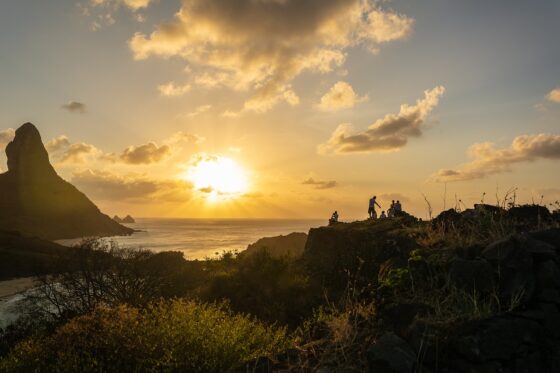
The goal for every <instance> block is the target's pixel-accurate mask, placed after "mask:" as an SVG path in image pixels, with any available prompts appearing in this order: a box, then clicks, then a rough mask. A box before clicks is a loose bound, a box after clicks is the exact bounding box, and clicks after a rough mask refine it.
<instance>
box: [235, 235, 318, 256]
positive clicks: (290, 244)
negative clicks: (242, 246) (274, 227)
mask: <svg viewBox="0 0 560 373" xmlns="http://www.w3.org/2000/svg"><path fill="white" fill-rule="evenodd" d="M306 241H307V234H305V233H296V232H294V233H290V234H288V235H285V236H276V237H264V238H261V239H259V240H258V241H256V242H255V243H252V244H250V245H249V246H247V250H245V251H243V252H242V253H240V255H242V256H243V255H251V254H254V253H256V252H258V251H261V250H266V251H267V252H268V254H270V256H271V257H274V258H280V257H282V256H288V257H299V256H301V255H302V254H303V249H304V247H305V242H306Z"/></svg>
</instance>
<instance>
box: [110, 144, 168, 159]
mask: <svg viewBox="0 0 560 373" xmlns="http://www.w3.org/2000/svg"><path fill="white" fill-rule="evenodd" d="M170 152H171V149H170V147H169V146H167V145H162V146H158V145H157V144H156V143H154V142H149V143H147V144H144V145H139V146H134V145H132V146H129V147H128V148H126V149H125V150H124V151H123V153H122V154H121V155H120V157H119V158H120V160H121V161H123V162H124V163H128V164H150V163H157V162H159V161H161V160H162V159H164V158H165V157H167V156H168V155H169V153H170Z"/></svg>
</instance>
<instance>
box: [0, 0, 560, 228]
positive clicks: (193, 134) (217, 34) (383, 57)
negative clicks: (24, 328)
mask: <svg viewBox="0 0 560 373" xmlns="http://www.w3.org/2000/svg"><path fill="white" fill-rule="evenodd" d="M558 19H560V2H558V1H552V0H547V1H545V0H536V1H531V2H529V1H511V0H508V1H505V0H502V1H500V0H496V1H482V0H473V1H459V0H446V1H443V0H424V1H401V0H393V1H367V0H81V1H80V0H51V1H39V0H4V1H2V2H0V148H4V147H5V145H6V144H7V143H8V142H9V141H10V140H11V138H12V137H13V134H14V130H15V129H17V127H19V126H20V125H21V124H23V123H25V122H32V123H34V124H35V125H36V126H37V127H38V129H39V131H40V132H41V134H42V138H43V142H44V143H45V145H46V147H47V150H48V151H49V155H50V159H51V162H52V163H53V165H54V166H55V168H56V170H57V171H58V172H59V174H60V175H61V176H62V177H63V178H64V179H66V180H68V181H70V182H72V183H73V184H74V185H76V186H77V187H78V188H79V189H80V190H82V191H83V192H85V193H86V194H87V195H88V196H89V197H90V199H92V200H93V201H94V202H95V203H96V204H97V205H98V206H99V207H100V208H101V210H102V211H104V212H106V213H107V214H110V215H115V214H118V215H126V214H132V215H134V216H140V217H193V218H328V217H329V216H330V215H331V213H332V212H333V211H334V210H338V213H339V215H340V219H341V220H353V219H360V218H364V217H366V216H367V207H368V200H369V198H370V197H371V196H373V195H376V196H377V197H378V202H379V203H380V204H381V206H382V209H383V210H386V209H387V208H388V207H389V204H390V201H391V200H393V199H395V200H396V199H398V200H400V201H401V203H402V205H403V209H404V210H406V211H409V212H411V213H413V214H415V215H417V216H419V217H422V218H427V217H429V208H428V205H427V203H426V201H428V202H429V203H430V205H431V209H432V210H433V211H434V213H437V212H439V211H441V210H442V209H444V208H451V207H460V208H467V207H472V205H473V204H474V203H478V202H480V201H481V200H484V202H488V203H496V201H497V200H498V201H501V202H503V200H504V199H505V198H507V197H508V196H509V197H511V196H513V192H515V198H516V202H517V203H532V202H537V203H539V202H541V200H542V202H543V203H546V204H549V206H550V204H551V203H552V204H553V203H554V202H555V201H557V200H559V199H560V173H559V172H558V169H559V168H558V166H559V161H560V44H559V43H558V35H560V22H558ZM0 169H1V170H2V171H5V170H6V158H5V156H4V155H3V154H1V155H0ZM508 192H510V193H509V194H508Z"/></svg>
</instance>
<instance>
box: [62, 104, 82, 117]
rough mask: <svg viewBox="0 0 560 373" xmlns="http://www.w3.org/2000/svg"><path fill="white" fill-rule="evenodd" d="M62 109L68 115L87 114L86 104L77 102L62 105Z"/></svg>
mask: <svg viewBox="0 0 560 373" xmlns="http://www.w3.org/2000/svg"><path fill="white" fill-rule="evenodd" d="M62 108H63V109H64V110H67V111H69V112H70V113H77V114H85V113H86V112H87V106H86V104H84V103H82V102H77V101H70V102H69V103H67V104H64V105H62Z"/></svg>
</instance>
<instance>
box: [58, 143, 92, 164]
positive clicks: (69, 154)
mask: <svg viewBox="0 0 560 373" xmlns="http://www.w3.org/2000/svg"><path fill="white" fill-rule="evenodd" d="M99 152H100V151H99V149H97V148H96V147H95V146H93V145H91V144H86V143H84V142H82V143H76V144H72V145H70V146H68V148H67V149H66V151H64V153H63V154H62V155H61V156H60V162H61V163H84V162H85V160H86V157H87V156H89V155H95V154H98V153H99Z"/></svg>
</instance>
